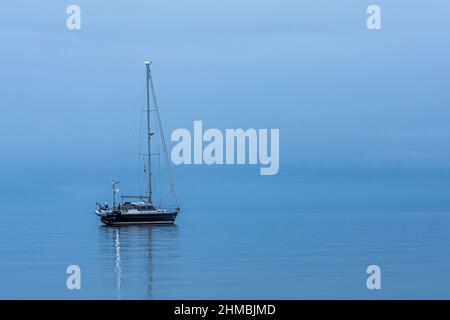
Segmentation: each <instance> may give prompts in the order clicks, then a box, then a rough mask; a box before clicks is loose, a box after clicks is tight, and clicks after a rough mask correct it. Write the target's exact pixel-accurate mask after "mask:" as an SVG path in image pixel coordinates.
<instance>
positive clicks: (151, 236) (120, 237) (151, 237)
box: [99, 225, 179, 299]
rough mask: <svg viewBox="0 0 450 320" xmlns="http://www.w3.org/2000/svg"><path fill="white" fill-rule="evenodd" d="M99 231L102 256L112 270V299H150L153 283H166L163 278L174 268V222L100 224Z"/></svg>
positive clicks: (170, 273)
mask: <svg viewBox="0 0 450 320" xmlns="http://www.w3.org/2000/svg"><path fill="white" fill-rule="evenodd" d="M99 231H100V237H101V255H102V259H105V258H108V259H109V261H110V264H109V265H110V267H111V268H112V270H113V272H112V276H113V278H114V280H115V291H116V294H115V296H116V299H122V298H124V299H154V298H155V297H154V294H155V292H154V286H155V284H157V285H158V286H160V287H162V288H164V287H167V284H164V282H165V281H167V280H168V279H170V278H171V275H173V274H174V273H175V272H176V270H175V269H176V264H175V260H176V259H177V256H178V244H179V243H178V238H179V230H178V227H177V226H176V225H133V226H122V227H107V226H100V227H99ZM105 264H106V266H107V265H108V261H106V263H105ZM106 268H108V267H106ZM110 270H111V269H110ZM108 278H109V277H108ZM172 284H173V282H172Z"/></svg>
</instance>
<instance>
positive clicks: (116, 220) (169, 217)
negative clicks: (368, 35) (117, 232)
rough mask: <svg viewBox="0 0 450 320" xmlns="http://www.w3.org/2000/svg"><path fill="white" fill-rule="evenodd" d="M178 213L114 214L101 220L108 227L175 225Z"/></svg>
mask: <svg viewBox="0 0 450 320" xmlns="http://www.w3.org/2000/svg"><path fill="white" fill-rule="evenodd" d="M177 214H178V211H173V212H164V213H147V214H146V213H140V214H113V215H107V216H103V217H101V218H100V220H101V221H102V222H103V223H104V224H106V225H107V226H116V225H128V224H173V223H175V219H176V218H177Z"/></svg>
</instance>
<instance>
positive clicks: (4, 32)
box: [0, 0, 450, 166]
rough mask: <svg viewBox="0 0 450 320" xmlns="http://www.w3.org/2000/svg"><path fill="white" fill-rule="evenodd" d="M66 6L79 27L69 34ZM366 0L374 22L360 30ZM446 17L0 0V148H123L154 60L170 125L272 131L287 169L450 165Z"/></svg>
mask: <svg viewBox="0 0 450 320" xmlns="http://www.w3.org/2000/svg"><path fill="white" fill-rule="evenodd" d="M72 3H74V4H78V5H79V6H80V7H81V12H82V20H81V30H75V31H69V30H67V29H66V18H67V14H66V7H67V6H68V5H70V4H72ZM369 4H378V5H379V6H380V7H381V10H382V29H381V30H377V31H369V30H368V29H367V28H366V17H367V14H366V8H367V6H368V5H369ZM449 15H450V2H448V1H445V0H442V1H426V2H417V1H356V0H353V1H317V0H314V1H313V0H311V1H299V0H295V1H254V0H251V1H234V0H231V1H206V0H203V1H198V0H185V1H116V2H113V1H92V0H90V1H73V2H65V1H39V2H37V1H14V2H8V3H3V4H2V9H1V10H0V67H1V68H0V69H1V72H0V82H1V84H2V85H1V86H0V107H1V117H0V135H1V136H2V139H1V144H0V147H1V151H0V152H1V153H0V155H1V157H2V159H3V160H2V161H3V162H4V163H14V162H16V161H26V160H28V159H30V158H29V157H33V159H34V161H36V162H41V161H43V162H44V163H47V162H49V161H50V160H49V159H53V160H54V161H62V162H64V161H67V162H77V161H80V162H81V163H90V162H95V161H96V159H101V158H102V157H104V155H105V154H107V155H111V154H113V153H114V152H117V150H118V149H120V148H122V147H123V146H124V144H125V143H126V136H127V135H128V132H129V127H130V125H131V124H132V122H133V119H134V118H135V116H136V112H137V110H138V109H139V106H138V101H139V97H140V94H139V92H140V90H142V84H143V80H144V64H143V60H144V59H145V58H147V57H149V58H150V59H152V60H153V75H154V80H155V85H156V89H157V94H158V97H159V103H160V108H161V113H162V117H163V121H164V124H165V127H166V133H167V135H170V132H171V131H172V130H173V129H175V128H188V129H191V128H192V124H193V121H194V120H202V121H203V123H204V126H205V127H215V128H220V129H225V128H239V127H242V128H251V127H253V128H279V129H280V148H281V160H280V161H281V166H282V165H283V164H285V163H315V164H358V165H363V164H380V165H386V164H387V165H390V164H394V165H395V164H405V163H412V164H414V165H424V166H436V165H439V166H446V165H447V163H449V161H450V148H449V142H450V126H449V117H450V91H449V90H450V41H449V36H448V30H449V28H448V21H449ZM170 145H172V144H170ZM112 161H115V160H114V159H113V160H112Z"/></svg>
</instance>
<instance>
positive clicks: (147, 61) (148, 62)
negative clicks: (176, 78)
mask: <svg viewBox="0 0 450 320" xmlns="http://www.w3.org/2000/svg"><path fill="white" fill-rule="evenodd" d="M144 63H145V64H150V63H152V62H151V61H150V60H145V61H144Z"/></svg>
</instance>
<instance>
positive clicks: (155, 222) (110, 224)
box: [105, 221, 175, 226]
mask: <svg viewBox="0 0 450 320" xmlns="http://www.w3.org/2000/svg"><path fill="white" fill-rule="evenodd" d="M173 223H175V221H129V222H126V221H124V222H110V223H105V224H107V225H109V226H113V225H118V224H173Z"/></svg>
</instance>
